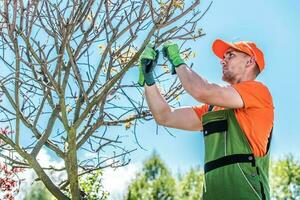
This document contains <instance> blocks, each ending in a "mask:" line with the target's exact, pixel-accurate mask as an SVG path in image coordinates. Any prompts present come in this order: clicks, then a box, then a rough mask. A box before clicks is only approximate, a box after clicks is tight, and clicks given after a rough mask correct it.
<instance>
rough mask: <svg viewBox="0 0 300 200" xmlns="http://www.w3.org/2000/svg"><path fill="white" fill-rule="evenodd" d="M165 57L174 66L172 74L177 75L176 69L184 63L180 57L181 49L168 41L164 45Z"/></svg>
mask: <svg viewBox="0 0 300 200" xmlns="http://www.w3.org/2000/svg"><path fill="white" fill-rule="evenodd" d="M162 52H163V55H164V57H167V58H168V60H169V61H170V62H171V64H172V74H176V71H175V68H176V67H179V66H180V65H182V64H185V63H184V60H183V59H182V58H181V57H180V52H179V47H178V45H177V44H176V43H174V42H171V41H168V42H166V43H164V46H163V49H162Z"/></svg>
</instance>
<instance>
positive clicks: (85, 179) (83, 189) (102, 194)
mask: <svg viewBox="0 0 300 200" xmlns="http://www.w3.org/2000/svg"><path fill="white" fill-rule="evenodd" d="M79 187H80V195H81V197H80V198H81V199H83V200H107V198H108V195H109V193H108V192H107V191H105V189H104V188H103V185H102V171H101V170H97V171H94V172H91V173H89V174H86V175H83V176H80V177H79ZM65 194H66V195H67V196H68V197H69V198H71V193H70V188H69V187H68V188H67V191H66V192H65Z"/></svg>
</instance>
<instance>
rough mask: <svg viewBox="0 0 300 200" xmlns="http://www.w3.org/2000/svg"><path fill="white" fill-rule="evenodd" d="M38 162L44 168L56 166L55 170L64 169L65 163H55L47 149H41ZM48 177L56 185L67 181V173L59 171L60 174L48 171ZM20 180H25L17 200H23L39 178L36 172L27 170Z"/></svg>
mask: <svg viewBox="0 0 300 200" xmlns="http://www.w3.org/2000/svg"><path fill="white" fill-rule="evenodd" d="M37 161H38V162H39V164H40V165H41V166H42V167H49V166H55V168H62V167H63V166H64V163H63V161H60V162H59V161H55V160H53V159H52V158H51V156H50V155H49V154H48V153H47V151H46V150H45V149H41V151H40V152H39V154H38V156H37ZM47 174H48V176H49V177H50V178H51V180H52V181H53V182H54V183H58V182H60V181H61V180H65V179H66V173H65V171H59V172H50V171H47ZM19 177H20V179H23V180H24V181H22V183H21V185H20V192H19V193H18V195H17V196H16V200H23V199H24V197H25V195H26V192H27V191H28V190H29V188H30V187H31V186H32V184H33V183H34V180H35V179H36V178H37V175H36V174H35V172H34V171H33V170H32V169H30V170H26V171H25V172H23V173H20V174H19Z"/></svg>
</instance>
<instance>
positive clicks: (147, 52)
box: [138, 45, 159, 86]
mask: <svg viewBox="0 0 300 200" xmlns="http://www.w3.org/2000/svg"><path fill="white" fill-rule="evenodd" d="M158 56H159V51H158V50H154V48H153V46H151V45H147V47H146V48H145V49H144V51H143V53H142V54H141V56H140V58H139V81H138V83H139V85H140V86H144V85H145V83H146V84H147V85H148V86H151V85H153V84H154V83H155V81H154V77H153V69H154V67H155V66H156V63H157V60H158Z"/></svg>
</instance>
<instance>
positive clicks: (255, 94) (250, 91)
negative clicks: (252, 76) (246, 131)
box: [232, 81, 273, 108]
mask: <svg viewBox="0 0 300 200" xmlns="http://www.w3.org/2000/svg"><path fill="white" fill-rule="evenodd" d="M232 87H233V88H234V89H236V91H237V92H238V93H239V94H240V96H241V98H242V100H243V102H244V108H266V107H273V102H272V97H271V94H270V92H269V90H268V88H267V87H266V86H265V85H263V84H262V83H260V82H257V81H246V82H241V83H237V84H234V85H233V86H232Z"/></svg>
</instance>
